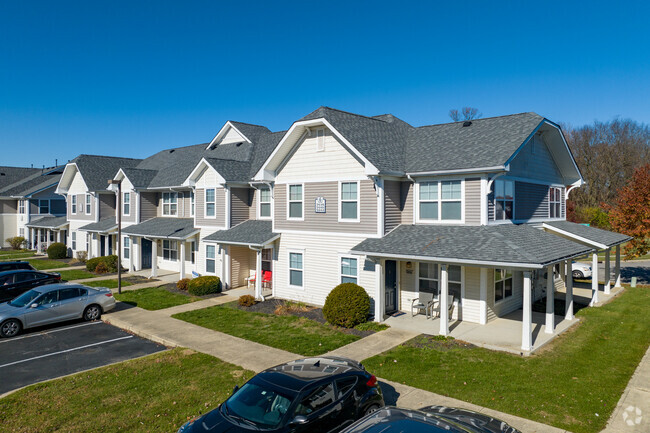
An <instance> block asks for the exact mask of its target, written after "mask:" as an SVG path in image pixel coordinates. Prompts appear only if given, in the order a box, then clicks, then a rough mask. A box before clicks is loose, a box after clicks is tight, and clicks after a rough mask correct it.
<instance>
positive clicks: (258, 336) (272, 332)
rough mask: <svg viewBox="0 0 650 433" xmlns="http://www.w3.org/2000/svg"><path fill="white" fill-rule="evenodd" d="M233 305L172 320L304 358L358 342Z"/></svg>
mask: <svg viewBox="0 0 650 433" xmlns="http://www.w3.org/2000/svg"><path fill="white" fill-rule="evenodd" d="M234 304H235V303H234V302H233V303H230V304H225V305H219V306H215V307H208V308H204V309H201V310H195V311H188V312H185V313H180V314H174V315H173V316H172V317H174V318H176V319H180V320H185V321H186V322H190V323H194V324H195V325H199V326H203V327H205V328H209V329H214V330H216V331H220V332H224V333H226V334H230V335H234V336H235V337H240V338H244V339H246V340H251V341H255V342H258V343H261V344H265V345H267V346H271V347H276V348H278V349H282V350H286V351H289V352H293V353H298V354H301V355H305V356H312V355H320V354H323V353H326V352H329V351H330V350H334V349H336V348H337V347H341V346H345V345H346V344H350V343H352V342H353V341H356V340H358V339H359V337H358V336H356V335H351V334H346V333H343V332H341V331H338V330H336V329H334V328H333V327H331V326H328V325H323V324H321V323H318V322H316V321H313V320H309V319H306V318H304V317H297V316H291V315H286V316H276V315H274V314H263V313H253V312H248V311H242V310H239V309H237V308H235V307H234Z"/></svg>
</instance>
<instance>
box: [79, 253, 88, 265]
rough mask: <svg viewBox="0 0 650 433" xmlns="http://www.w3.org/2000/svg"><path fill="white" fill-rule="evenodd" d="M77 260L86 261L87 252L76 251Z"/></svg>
mask: <svg viewBox="0 0 650 433" xmlns="http://www.w3.org/2000/svg"><path fill="white" fill-rule="evenodd" d="M77 260H78V261H79V262H81V263H86V261H87V260H88V253H87V252H86V251H77Z"/></svg>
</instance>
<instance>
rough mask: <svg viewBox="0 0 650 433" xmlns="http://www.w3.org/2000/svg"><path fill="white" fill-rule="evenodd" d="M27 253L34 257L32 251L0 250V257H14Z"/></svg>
mask: <svg viewBox="0 0 650 433" xmlns="http://www.w3.org/2000/svg"><path fill="white" fill-rule="evenodd" d="M27 253H31V254H32V255H34V251H32V250H25V249H22V250H0V257H2V256H12V255H15V254H27Z"/></svg>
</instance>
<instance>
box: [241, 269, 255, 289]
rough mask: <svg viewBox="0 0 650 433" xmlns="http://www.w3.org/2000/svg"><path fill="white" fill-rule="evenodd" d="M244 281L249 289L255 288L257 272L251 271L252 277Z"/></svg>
mask: <svg viewBox="0 0 650 433" xmlns="http://www.w3.org/2000/svg"><path fill="white" fill-rule="evenodd" d="M244 279H245V280H246V286H247V287H248V288H249V289H250V288H251V287H255V271H251V273H250V276H249V277H247V278H244Z"/></svg>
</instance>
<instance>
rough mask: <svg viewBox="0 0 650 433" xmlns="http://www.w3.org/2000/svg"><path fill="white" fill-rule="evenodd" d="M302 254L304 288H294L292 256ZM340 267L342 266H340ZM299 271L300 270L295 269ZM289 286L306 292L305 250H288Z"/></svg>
mask: <svg viewBox="0 0 650 433" xmlns="http://www.w3.org/2000/svg"><path fill="white" fill-rule="evenodd" d="M292 253H293V254H301V255H302V269H300V271H302V286H294V285H293V284H291V270H292V269H293V268H292V267H291V254H292ZM339 266H340V264H339ZM294 270H296V271H297V270H298V269H294ZM287 286H288V287H289V288H291V289H296V290H305V250H299V249H287Z"/></svg>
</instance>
